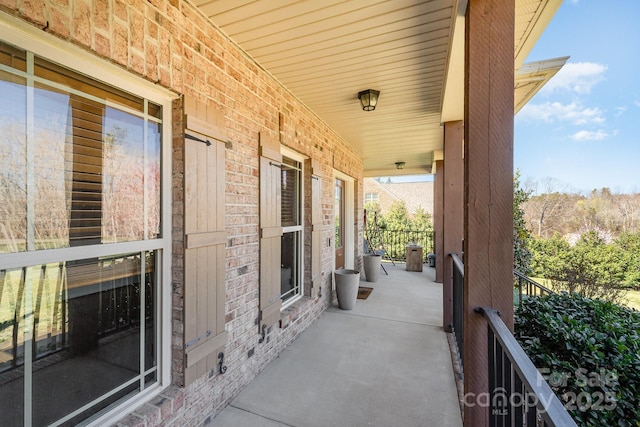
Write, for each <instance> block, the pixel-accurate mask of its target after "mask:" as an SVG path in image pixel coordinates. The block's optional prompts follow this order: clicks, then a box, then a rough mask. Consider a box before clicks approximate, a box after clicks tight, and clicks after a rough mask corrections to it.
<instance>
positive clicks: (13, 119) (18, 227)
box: [0, 44, 27, 253]
mask: <svg viewBox="0 0 640 427" xmlns="http://www.w3.org/2000/svg"><path fill="white" fill-rule="evenodd" d="M1 46H2V45H1V44H0V47H1ZM26 93H27V91H26V86H25V81H24V79H22V78H19V77H16V76H13V75H11V74H8V73H5V72H2V71H0V253H6V252H20V251H24V250H25V249H26V245H27V198H26V194H27V166H26V165H27V157H26V152H27V145H26V141H27V137H26V135H27V127H26V99H27V98H26V96H27V95H26Z"/></svg>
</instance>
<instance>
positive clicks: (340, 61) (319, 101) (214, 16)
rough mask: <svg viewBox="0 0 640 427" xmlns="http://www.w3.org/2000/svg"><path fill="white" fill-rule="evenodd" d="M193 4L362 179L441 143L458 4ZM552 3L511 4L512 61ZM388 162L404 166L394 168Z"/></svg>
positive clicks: (453, 0) (389, 0) (403, 0)
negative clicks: (371, 93) (371, 99)
mask: <svg viewBox="0 0 640 427" xmlns="http://www.w3.org/2000/svg"><path fill="white" fill-rule="evenodd" d="M193 1H194V3H195V4H196V5H197V6H198V7H199V8H200V10H201V11H202V12H203V13H204V14H205V15H206V16H208V17H209V18H210V19H211V21H212V22H213V23H214V24H215V25H216V26H218V27H219V28H220V29H221V30H222V31H223V32H224V33H225V34H227V35H228V36H229V37H230V38H231V39H232V40H234V42H235V43H237V44H238V45H239V46H240V47H241V48H242V49H244V50H245V51H246V52H247V53H248V54H249V55H250V56H251V57H253V58H254V59H255V60H256V62H258V63H259V64H260V65H261V66H262V67H263V68H264V69H266V70H267V71H269V72H270V73H271V74H272V75H273V76H274V77H275V78H276V79H278V80H279V81H280V82H281V83H282V84H283V85H284V86H285V87H286V88H287V89H289V90H290V91H291V92H292V93H293V94H294V95H295V96H296V97H297V98H298V99H300V100H301V101H302V102H303V103H304V104H305V105H307V106H308V107H309V108H310V109H311V110H313V111H314V112H315V113H316V114H317V115H318V116H319V117H320V118H322V119H323V120H324V121H325V122H326V123H327V124H328V125H329V126H330V127H331V128H332V129H334V130H335V131H336V132H337V133H338V134H339V135H341V137H342V138H344V139H345V140H346V141H347V142H348V143H349V144H351V145H352V146H353V147H354V148H355V149H356V150H357V151H359V152H360V153H361V154H362V156H363V157H364V168H365V176H387V175H399V174H423V173H430V172H431V164H432V161H433V154H434V151H435V150H441V149H442V143H443V127H442V126H441V122H442V116H441V111H442V105H443V97H444V88H445V87H447V90H449V88H450V87H451V86H454V84H447V85H446V86H445V78H446V76H447V72H448V67H456V69H458V70H459V67H462V66H463V64H460V62H459V60H458V61H455V60H453V59H450V58H453V56H454V55H452V54H451V50H452V49H451V46H452V45H454V46H456V45H455V44H453V43H452V34H453V31H454V28H456V29H457V30H458V31H459V30H460V28H464V19H462V17H461V15H463V14H464V13H463V11H464V7H465V4H466V0H384V1H383V0H347V1H345V0H193ZM560 2H561V0H516V31H515V33H516V52H515V53H514V61H515V62H514V63H515V64H518V66H520V64H522V61H523V60H524V57H526V54H527V53H528V52H529V51H530V50H531V48H532V47H533V44H534V43H535V41H536V40H537V38H538V37H539V36H540V34H541V32H542V29H543V28H544V26H546V24H547V23H548V21H549V20H550V19H551V17H552V16H553V13H555V10H556V9H557V7H558V6H559V4H560ZM460 3H462V4H460ZM532 37H533V39H532ZM454 49H459V48H455V47H454ZM460 53H461V52H458V55H457V57H458V58H460ZM556 71H557V70H556ZM454 74H455V73H450V79H451V78H452V77H451V76H453V75H454ZM458 74H459V73H458ZM455 84H457V85H460V84H462V83H461V82H459V81H458V82H456V83H455ZM365 89H376V90H379V91H380V100H379V103H378V107H377V108H376V109H375V111H368V112H367V111H362V109H361V107H360V103H359V101H358V99H357V94H358V92H360V91H362V90H365ZM459 98H460V97H459V96H456V100H455V102H454V103H453V105H454V108H453V110H452V111H456V110H457V111H458V114H460V112H461V111H462V103H463V99H459ZM517 104H518V102H517V101H516V105H517ZM449 116H450V114H448V115H447V117H449ZM398 161H403V162H405V163H406V166H405V168H404V169H403V170H401V171H400V170H397V169H396V168H395V162H398Z"/></svg>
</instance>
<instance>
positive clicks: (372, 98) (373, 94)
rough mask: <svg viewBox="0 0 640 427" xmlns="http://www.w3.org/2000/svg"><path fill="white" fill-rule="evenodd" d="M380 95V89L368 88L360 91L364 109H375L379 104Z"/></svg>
mask: <svg viewBox="0 0 640 427" xmlns="http://www.w3.org/2000/svg"><path fill="white" fill-rule="evenodd" d="M378 96H380V91H379V90H373V89H367V90H363V91H362V92H359V93H358V99H360V105H362V109H363V110H364V111H373V110H375V109H376V105H377V104H378Z"/></svg>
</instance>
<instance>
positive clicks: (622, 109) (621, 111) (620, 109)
mask: <svg viewBox="0 0 640 427" xmlns="http://www.w3.org/2000/svg"><path fill="white" fill-rule="evenodd" d="M626 111H627V107H624V106H623V107H617V108H616V117H620V116H621V115H623V114H624V113H625V112H626Z"/></svg>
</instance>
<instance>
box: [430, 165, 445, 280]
mask: <svg viewBox="0 0 640 427" xmlns="http://www.w3.org/2000/svg"><path fill="white" fill-rule="evenodd" d="M434 164H435V167H436V173H435V177H434V180H433V252H434V254H435V256H436V283H442V277H443V265H444V262H443V261H444V240H443V236H444V228H443V227H444V221H443V217H442V213H443V206H444V198H443V189H444V162H443V161H442V155H440V159H436V160H435V162H434Z"/></svg>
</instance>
